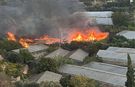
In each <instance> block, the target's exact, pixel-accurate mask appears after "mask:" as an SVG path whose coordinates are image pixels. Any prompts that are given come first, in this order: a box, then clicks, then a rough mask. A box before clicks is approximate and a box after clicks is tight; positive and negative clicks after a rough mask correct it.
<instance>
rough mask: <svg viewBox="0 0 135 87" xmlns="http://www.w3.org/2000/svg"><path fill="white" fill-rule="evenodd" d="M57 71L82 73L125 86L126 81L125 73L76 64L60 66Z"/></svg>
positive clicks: (73, 73) (72, 73)
mask: <svg viewBox="0 0 135 87" xmlns="http://www.w3.org/2000/svg"><path fill="white" fill-rule="evenodd" d="M59 72H61V73H66V74H71V75H83V76H86V77H88V78H91V79H94V80H98V81H102V82H105V83H109V84H112V85H115V86H122V87H125V81H126V76H125V75H120V74H116V73H111V72H106V71H102V70H98V69H93V68H88V67H83V66H76V65H65V66H62V67H61V68H60V69H59Z"/></svg>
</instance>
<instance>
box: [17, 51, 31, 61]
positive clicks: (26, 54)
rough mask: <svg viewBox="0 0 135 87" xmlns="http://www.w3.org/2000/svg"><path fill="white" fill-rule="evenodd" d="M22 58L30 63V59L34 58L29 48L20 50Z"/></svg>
mask: <svg viewBox="0 0 135 87" xmlns="http://www.w3.org/2000/svg"><path fill="white" fill-rule="evenodd" d="M19 53H20V55H21V58H22V59H23V63H25V64H28V63H29V62H30V61H32V60H34V57H33V56H32V55H31V53H30V52H29V51H28V50H20V52H19Z"/></svg>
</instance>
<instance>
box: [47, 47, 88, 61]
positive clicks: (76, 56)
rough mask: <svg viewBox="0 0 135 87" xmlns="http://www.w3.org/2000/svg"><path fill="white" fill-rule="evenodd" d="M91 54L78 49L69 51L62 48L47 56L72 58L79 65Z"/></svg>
mask: <svg viewBox="0 0 135 87" xmlns="http://www.w3.org/2000/svg"><path fill="white" fill-rule="evenodd" d="M88 55H89V54H88V53H87V52H85V51H83V50H81V49H77V50H74V51H68V50H65V49H62V48H59V49H57V50H55V51H54V52H52V53H50V54H48V55H46V56H45V57H46V58H54V57H57V56H61V57H65V58H70V59H72V60H74V61H75V62H77V63H82V62H83V60H84V59H85V58H86V57H87V56H88Z"/></svg>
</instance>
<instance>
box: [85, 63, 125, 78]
mask: <svg viewBox="0 0 135 87" xmlns="http://www.w3.org/2000/svg"><path fill="white" fill-rule="evenodd" d="M83 66H85V67H89V68H93V69H98V70H103V71H106V72H111V73H116V74H121V75H125V76H126V73H127V67H122V66H117V65H112V64H107V63H101V62H91V63H88V64H86V65H83Z"/></svg>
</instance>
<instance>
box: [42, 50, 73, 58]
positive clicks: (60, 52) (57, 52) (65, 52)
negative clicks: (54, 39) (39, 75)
mask: <svg viewBox="0 0 135 87" xmlns="http://www.w3.org/2000/svg"><path fill="white" fill-rule="evenodd" d="M69 52H70V51H68V50H64V49H62V48H59V49H57V50H55V51H54V52H52V53H50V54H48V55H47V56H45V57H46V58H48V57H49V58H54V57H56V56H62V57H64V56H66V55H68V54H69Z"/></svg>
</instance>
